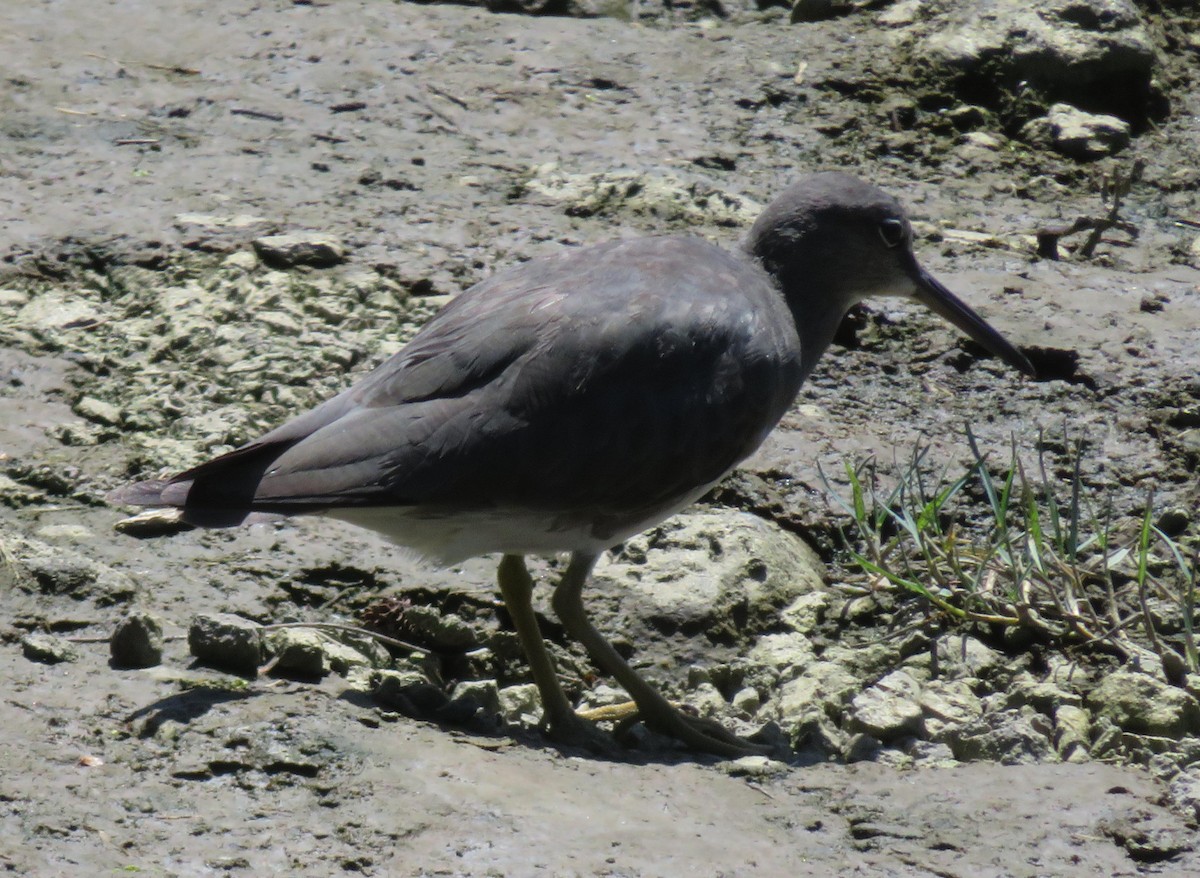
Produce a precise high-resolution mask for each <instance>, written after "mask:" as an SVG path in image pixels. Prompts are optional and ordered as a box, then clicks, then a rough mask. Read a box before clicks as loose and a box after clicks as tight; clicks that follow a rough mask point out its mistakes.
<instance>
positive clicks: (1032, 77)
mask: <svg viewBox="0 0 1200 878" xmlns="http://www.w3.org/2000/svg"><path fill="white" fill-rule="evenodd" d="M911 31H912V32H913V34H914V36H915V39H914V41H913V45H912V49H911V54H912V55H913V57H916V58H921V59H923V60H925V61H927V62H932V64H933V65H934V66H935V68H937V69H941V70H945V71H947V72H949V73H950V74H951V75H952V76H955V77H962V78H963V79H964V80H967V81H972V80H973V79H980V78H983V79H986V81H988V82H989V83H994V84H995V85H994V87H996V88H997V91H998V92H1001V93H1003V92H1018V91H1025V90H1028V89H1029V88H1030V87H1032V88H1033V89H1034V90H1036V92H1038V93H1041V94H1043V95H1045V96H1046V97H1047V98H1048V99H1049V100H1050V101H1055V102H1058V101H1072V102H1075V101H1082V100H1086V101H1087V102H1088V106H1089V107H1091V108H1092V109H1095V110H1099V111H1102V112H1110V113H1115V114H1118V115H1121V116H1123V117H1128V114H1130V113H1138V114H1144V113H1146V112H1147V110H1148V102H1149V96H1150V92H1151V77H1152V74H1153V71H1154V67H1155V64H1156V56H1155V49H1154V42H1153V40H1152V39H1151V37H1150V34H1149V32H1148V31H1147V29H1146V26H1145V24H1144V23H1143V21H1142V17H1141V15H1140V13H1139V12H1138V8H1137V6H1136V4H1135V3H1134V0H1086V2H1082V0H986V2H984V3H969V4H967V3H960V2H958V0H925V2H924V3H922V8H921V10H920V12H919V13H918V15H917V16H916V18H915V19H914V21H913V22H912V27H911ZM999 103H1001V102H998V104H999Z"/></svg>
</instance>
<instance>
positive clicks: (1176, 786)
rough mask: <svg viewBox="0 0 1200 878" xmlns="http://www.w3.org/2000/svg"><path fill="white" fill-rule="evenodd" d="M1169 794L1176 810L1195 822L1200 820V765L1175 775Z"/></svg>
mask: <svg viewBox="0 0 1200 878" xmlns="http://www.w3.org/2000/svg"><path fill="white" fill-rule="evenodd" d="M1168 793H1169V794H1170V796H1171V800H1172V801H1173V802H1174V803H1175V807H1176V808H1178V809H1179V810H1180V811H1182V812H1183V813H1184V814H1187V815H1189V816H1190V817H1191V818H1192V819H1193V820H1200V765H1193V766H1191V767H1190V768H1187V769H1184V770H1183V771H1181V772H1179V774H1177V775H1175V777H1174V778H1173V779H1172V780H1171V783H1170V785H1169V787H1168Z"/></svg>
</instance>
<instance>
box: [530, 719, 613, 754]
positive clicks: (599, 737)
mask: <svg viewBox="0 0 1200 878" xmlns="http://www.w3.org/2000/svg"><path fill="white" fill-rule="evenodd" d="M542 726H543V729H544V731H545V732H546V734H547V735H548V736H549V737H550V739H551V740H553V741H556V742H557V743H559V744H565V745H567V746H569V747H581V748H583V749H585V750H589V751H591V752H592V753H596V754H599V755H601V756H615V755H617V754H618V752H619V751H620V750H621V747H620V745H618V744H617V742H616V740H615V739H614V738H613V736H612V735H610V734H608V733H607V732H605V731H604V730H603V729H601V728H600V727H599V726H597V725H596V724H595V723H594V722H592V721H591V720H590V719H587V718H585V717H582V716H580V715H579V714H577V713H575V712H574V711H572V712H571V713H570V714H567V715H564V716H559V717H556V718H554V719H550V720H543V722H542Z"/></svg>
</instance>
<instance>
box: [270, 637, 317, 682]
mask: <svg viewBox="0 0 1200 878" xmlns="http://www.w3.org/2000/svg"><path fill="white" fill-rule="evenodd" d="M328 642H329V641H328V640H327V638H325V637H324V636H323V635H322V634H321V632H320V631H317V630H315V629H312V628H280V629H278V630H275V631H272V632H270V633H269V634H268V635H267V648H268V650H269V651H270V652H271V653H273V654H274V656H275V660H274V662H273V663H272V667H273V669H274V670H276V671H282V672H286V673H290V674H298V675H300V676H303V677H324V676H325V675H326V674H328V673H329V661H328V658H327V656H326V654H325V647H326V645H327V644H328Z"/></svg>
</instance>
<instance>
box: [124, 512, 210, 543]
mask: <svg viewBox="0 0 1200 878" xmlns="http://www.w3.org/2000/svg"><path fill="white" fill-rule="evenodd" d="M193 527H194V526H193V525H190V524H188V523H187V522H186V521H184V520H183V510H182V509H147V510H146V511H145V512H139V513H138V514H137V515H132V516H130V517H129V518H122V519H121V520H120V521H118V522H117V523H116V524H114V525H113V530H115V531H116V532H117V533H123V534H126V535H128V536H131V537H138V538H139V539H153V538H155V537H167V536H171V535H172V534H177V533H182V532H184V531H188V530H192V529H193Z"/></svg>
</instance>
